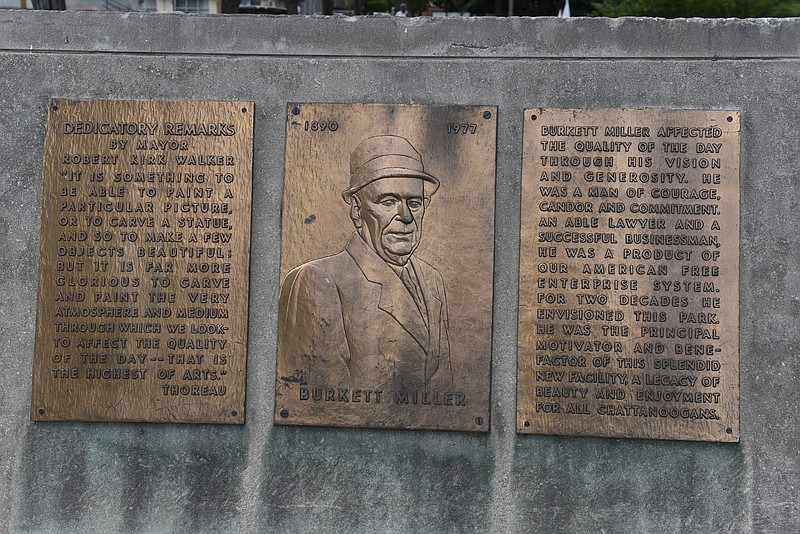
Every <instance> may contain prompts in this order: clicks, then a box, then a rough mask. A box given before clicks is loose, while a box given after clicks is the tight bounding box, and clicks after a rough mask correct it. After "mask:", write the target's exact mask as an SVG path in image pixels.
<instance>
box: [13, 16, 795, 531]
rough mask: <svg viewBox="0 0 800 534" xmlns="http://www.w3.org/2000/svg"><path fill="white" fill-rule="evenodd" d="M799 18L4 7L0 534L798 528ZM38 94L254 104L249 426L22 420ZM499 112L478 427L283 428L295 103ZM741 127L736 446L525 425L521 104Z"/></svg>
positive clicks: (40, 108) (30, 315)
mask: <svg viewBox="0 0 800 534" xmlns="http://www.w3.org/2000/svg"><path fill="white" fill-rule="evenodd" d="M798 87H800V21H799V20H783V21H777V20H759V21H734V20H722V21H702V20H677V21H664V20H643V19H627V20H601V19H597V20H580V19H575V20H556V19H541V20H531V19H512V20H503V19H482V20H477V19H472V20H452V21H438V20H437V21H433V20H423V19H410V20H399V19H393V18H391V19H390V18H382V19H346V18H333V19H320V18H302V17H297V18H281V17H276V18H273V17H246V16H231V17H225V16H220V17H205V16H180V15H138V14H137V15H128V14H110V13H21V12H3V13H0V104H2V105H0V155H1V157H2V165H0V248H1V249H2V253H0V272H2V273H3V277H2V279H0V292H2V297H3V298H2V300H0V316H2V318H3V321H2V322H0V361H2V373H0V405H2V409H3V418H2V422H0V487H1V488H3V489H2V491H0V531H30V532H53V533H56V532H58V533H61V532H113V531H124V532H129V531H130V532H137V531H141V532H197V531H209V532H270V531H274V532H282V531H287V532H288V531H292V532H297V531H304V530H305V531H313V532H342V531H347V530H352V531H354V532H366V531H388V532H415V531H431V532H462V531H478V532H489V531H491V532H559V531H563V532H796V531H798V530H800V445H798V443H799V441H798V437H797V434H798V428H799V423H800V415H799V414H800V402H799V401H798V396H797V393H796V392H797V383H798V378H800V372H798V371H799V370H800V363H798V359H799V358H800V354H799V353H800V323H799V322H798V320H799V319H800V289H798V286H800V284H798V280H800V237H798V236H800V232H798V228H800V209H799V208H798V207H799V206H800V187H798V185H797V183H798V179H799V176H798V170H797V166H798V164H797V162H798V161H800V148H798V145H800V142H799V141H800V136H798V133H797V132H798V129H797V128H798V127H797V125H798V124H800V92H798ZM49 97H76V98H156V99H159V98H163V99H167V98H173V99H175V98H177V99H182V98H183V99H220V100H255V102H256V111H257V116H256V121H255V166H254V186H253V228H252V257H251V273H252V279H251V295H250V340H249V347H250V354H249V365H248V390H247V425H245V426H244V427H221V426H219V427H214V426H206V425H195V426H189V425H184V426H179V425H148V424H128V425H115V424H82V423H65V424H64V423H53V424H32V423H30V422H29V421H28V403H29V398H30V385H29V382H30V373H31V361H32V354H33V335H34V322H35V296H36V277H37V274H36V273H37V256H38V232H39V217H40V209H41V207H40V206H41V170H42V145H43V138H44V122H45V106H46V103H47V99H48V98H49ZM291 101H300V102H303V101H307V102H314V101H319V102H390V103H429V104H482V105H486V104H492V105H497V106H499V114H498V152H497V163H498V166H497V169H498V171H497V204H496V211H497V214H496V238H497V246H496V256H495V315H494V354H493V381H492V394H493V401H492V407H493V408H492V424H491V433H490V434H489V435H484V436H481V435H468V434H457V433H436V432H400V431H362V430H342V429H320V428H284V427H274V426H272V424H271V411H272V404H273V392H272V377H273V373H274V360H275V330H276V323H277V319H276V307H277V292H278V259H279V253H280V242H279V228H280V209H281V206H280V199H281V193H282V183H281V182H282V171H283V143H284V109H285V108H284V106H285V104H286V102H291ZM533 106H544V107H576V108H580V107H631V108H640V107H670V108H671V107H674V108H719V109H739V110H741V117H742V119H741V123H742V132H741V196H742V201H741V443H740V444H736V445H720V444H707V443H685V442H657V441H624V440H609V439H585V438H560V437H537V436H525V437H521V436H517V435H516V434H515V432H514V387H515V381H514V377H515V372H516V326H515V325H516V319H517V314H516V306H517V290H518V287H517V284H518V283H517V276H518V260H519V256H518V239H519V210H520V165H521V164H520V158H521V146H522V139H521V131H522V109H523V108H525V107H533Z"/></svg>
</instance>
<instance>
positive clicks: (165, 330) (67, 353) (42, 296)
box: [31, 99, 253, 424]
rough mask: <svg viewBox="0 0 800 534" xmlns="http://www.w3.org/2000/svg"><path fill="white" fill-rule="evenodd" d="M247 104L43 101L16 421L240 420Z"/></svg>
mask: <svg viewBox="0 0 800 534" xmlns="http://www.w3.org/2000/svg"><path fill="white" fill-rule="evenodd" d="M252 159H253V103H252V102H188V101H176V102H168V101H135V100H134V101H114V100H60V99H57V100H51V101H50V106H49V113H48V119H47V133H46V137H45V153H44V179H43V194H42V232H41V249H40V261H39V297H38V315H37V322H36V345H35V356H34V364H33V391H32V400H31V419H33V420H36V421H63V420H81V421H152V422H187V423H190V422H191V423H200V422H203V423H236V424H242V423H244V398H245V363H246V362H245V360H246V353H247V304H248V270H249V250H250V239H249V237H250V204H251V192H252Z"/></svg>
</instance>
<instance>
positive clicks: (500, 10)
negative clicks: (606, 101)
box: [433, 0, 800, 17]
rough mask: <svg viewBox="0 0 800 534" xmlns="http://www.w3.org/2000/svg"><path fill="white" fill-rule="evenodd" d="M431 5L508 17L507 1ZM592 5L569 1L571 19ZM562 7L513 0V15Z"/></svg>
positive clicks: (560, 0) (544, 13)
mask: <svg viewBox="0 0 800 534" xmlns="http://www.w3.org/2000/svg"><path fill="white" fill-rule="evenodd" d="M798 1H800V0H798ZM433 3H434V5H436V6H438V7H441V8H442V9H444V10H445V11H455V12H459V13H472V14H473V15H487V14H496V15H499V16H505V15H508V0H500V1H499V2H498V1H497V0H434V2H433ZM592 4H593V3H592V0H570V3H569V9H570V12H571V13H572V16H573V17H585V16H586V15H589V14H590V13H591V11H592V8H593V5H592ZM563 7H564V0H514V13H513V14H514V16H517V17H555V16H556V15H558V11H559V10H560V9H562V8H563Z"/></svg>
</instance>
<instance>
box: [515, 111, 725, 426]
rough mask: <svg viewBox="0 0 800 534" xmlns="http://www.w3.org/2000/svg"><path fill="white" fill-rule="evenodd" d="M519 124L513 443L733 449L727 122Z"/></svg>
mask: <svg viewBox="0 0 800 534" xmlns="http://www.w3.org/2000/svg"><path fill="white" fill-rule="evenodd" d="M524 121H525V122H524V124H525V126H524V140H523V155H524V157H523V170H522V205H523V210H522V218H521V230H520V235H521V246H520V289H519V291H520V297H519V303H520V307H519V329H518V332H519V334H518V336H519V339H518V372H517V432H519V433H523V434H560V435H571V436H599V437H617V438H648V439H676V440H697V441H718V442H738V441H739V337H738V336H739V130H740V127H739V124H740V117H739V112H738V111H729V110H670V109H638V110H625V109H597V110H583V109H545V108H537V109H527V110H525V112H524Z"/></svg>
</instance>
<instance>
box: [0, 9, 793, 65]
mask: <svg viewBox="0 0 800 534" xmlns="http://www.w3.org/2000/svg"><path fill="white" fill-rule="evenodd" d="M34 28H35V30H34ZM0 50H5V51H8V52H11V51H24V52H35V51H41V52H44V51H55V50H60V51H64V52H76V53H88V52H93V53H96V52H104V53H140V54H148V53H149V54H170V55H178V54H192V55H230V56H323V57H324V56H358V57H374V58H379V57H386V58H388V57H393V58H412V57H431V58H458V57H463V58H475V57H482V58H497V59H500V58H559V59H567V58H574V59H598V58H606V59H625V58H629V59H645V58H650V59H659V58H709V59H748V58H796V57H798V56H800V39H798V36H797V21H796V20H794V19H749V20H739V19H674V20H666V19H645V18H620V19H607V18H572V19H559V18H555V17H544V18H520V17H513V18H493V17H482V18H469V19H434V18H427V17H419V18H407V19H404V18H399V17H315V16H292V17H288V16H273V15H183V14H177V13H116V12H62V13H59V12H48V11H2V12H0Z"/></svg>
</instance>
